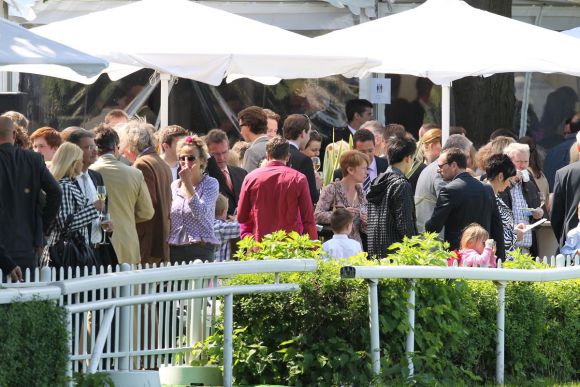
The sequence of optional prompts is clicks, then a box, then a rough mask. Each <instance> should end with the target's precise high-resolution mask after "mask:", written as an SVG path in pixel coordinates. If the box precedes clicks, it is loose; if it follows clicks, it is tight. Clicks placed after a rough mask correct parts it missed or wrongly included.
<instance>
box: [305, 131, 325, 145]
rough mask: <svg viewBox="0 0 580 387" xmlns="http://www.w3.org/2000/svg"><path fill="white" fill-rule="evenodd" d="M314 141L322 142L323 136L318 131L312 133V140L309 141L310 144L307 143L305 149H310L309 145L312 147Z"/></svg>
mask: <svg viewBox="0 0 580 387" xmlns="http://www.w3.org/2000/svg"><path fill="white" fill-rule="evenodd" d="M312 141H318V142H322V136H321V135H320V133H318V132H317V131H316V130H311V131H310V138H309V139H308V142H307V143H306V146H304V148H308V145H310V143H311V142H312Z"/></svg>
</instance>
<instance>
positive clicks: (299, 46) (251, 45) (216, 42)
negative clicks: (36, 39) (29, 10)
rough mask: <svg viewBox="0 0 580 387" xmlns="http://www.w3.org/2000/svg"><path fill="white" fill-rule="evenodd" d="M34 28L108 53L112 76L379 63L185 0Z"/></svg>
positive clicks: (353, 69)
mask: <svg viewBox="0 0 580 387" xmlns="http://www.w3.org/2000/svg"><path fill="white" fill-rule="evenodd" d="M33 31H35V32H36V33H38V34H40V35H42V36H45V37H49V38H51V39H55V40H57V41H60V42H63V43H65V44H68V45H70V46H71V47H75V48H78V49H82V50H86V51H87V52H89V53H91V54H93V55H96V56H99V57H102V58H105V59H107V60H108V61H109V62H111V65H110V67H109V68H108V69H107V70H105V72H108V73H109V76H110V77H111V78H112V79H119V78H121V77H122V76H125V75H127V74H129V73H130V72H132V71H136V70H137V69H139V68H143V67H146V68H151V69H155V70H158V71H159V72H162V73H168V74H172V75H175V76H179V77H183V78H191V79H194V80H198V81H202V82H205V83H209V84H212V85H218V84H220V83H221V81H222V79H223V78H224V77H227V76H232V77H234V78H235V77H239V76H240V74H243V75H245V76H251V77H270V78H268V79H267V80H269V81H273V80H274V79H273V78H318V77H324V76H329V75H334V74H344V75H346V76H357V75H359V74H361V73H363V72H364V70H365V69H367V68H369V67H372V66H375V65H377V64H378V63H379V62H378V61H372V60H368V59H367V58H366V57H360V56H359V57H354V56H351V55H348V54H346V53H345V50H343V48H342V46H338V45H336V46H329V45H327V44H321V43H317V42H316V41H314V40H313V39H310V38H307V37H304V36H301V35H298V34H295V33H292V32H289V31H286V30H283V29H281V28H278V27H274V26H271V25H267V24H263V23H260V22H257V21H254V20H251V19H247V18H244V17H241V16H238V15H234V14H231V13H227V12H224V11H221V10H217V9H214V8H210V7H206V6H203V5H200V4H196V3H194V2H191V1H187V0H142V1H139V2H135V3H132V4H129V5H125V6H121V7H117V8H113V9H108V10H105V11H100V12H95V13H92V14H89V15H85V16H80V17H77V18H73V19H69V20H64V21H61V22H56V23H52V24H49V25H46V26H42V27H38V28H34V29H33ZM61 76H62V74H61ZM69 79H70V78H69ZM74 80H77V81H83V82H85V83H90V82H91V81H93V80H87V79H84V80H83V79H79V78H74ZM262 80H264V79H262Z"/></svg>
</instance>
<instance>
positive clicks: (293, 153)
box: [288, 144, 320, 203]
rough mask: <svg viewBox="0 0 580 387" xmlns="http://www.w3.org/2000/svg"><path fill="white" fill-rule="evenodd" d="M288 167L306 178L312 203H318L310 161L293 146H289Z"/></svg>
mask: <svg viewBox="0 0 580 387" xmlns="http://www.w3.org/2000/svg"><path fill="white" fill-rule="evenodd" d="M288 166H289V167H292V169H295V170H297V171H298V172H301V173H302V174H303V175H304V176H306V180H307V181H308V190H309V191H310V198H311V199H312V203H316V202H318V197H319V196H320V192H318V189H317V188H316V178H315V177H314V166H313V165H312V159H311V158H310V157H308V156H306V155H305V154H304V153H302V152H300V151H299V150H298V149H296V147H295V146H294V145H292V144H290V161H289V162H288Z"/></svg>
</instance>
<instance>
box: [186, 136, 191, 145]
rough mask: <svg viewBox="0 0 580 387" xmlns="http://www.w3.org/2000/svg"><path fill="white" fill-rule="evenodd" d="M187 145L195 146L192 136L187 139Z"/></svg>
mask: <svg viewBox="0 0 580 387" xmlns="http://www.w3.org/2000/svg"><path fill="white" fill-rule="evenodd" d="M185 143H186V144H193V137H191V136H187V137H185Z"/></svg>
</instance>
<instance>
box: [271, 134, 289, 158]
mask: <svg viewBox="0 0 580 387" xmlns="http://www.w3.org/2000/svg"><path fill="white" fill-rule="evenodd" d="M266 153H267V154H268V156H270V159H272V160H284V159H285V158H286V157H288V153H290V143H289V142H288V140H286V139H285V138H281V137H274V138H271V139H270V140H268V142H267V143H266Z"/></svg>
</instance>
